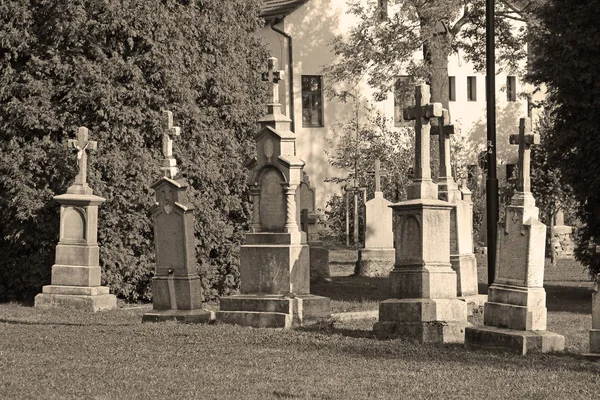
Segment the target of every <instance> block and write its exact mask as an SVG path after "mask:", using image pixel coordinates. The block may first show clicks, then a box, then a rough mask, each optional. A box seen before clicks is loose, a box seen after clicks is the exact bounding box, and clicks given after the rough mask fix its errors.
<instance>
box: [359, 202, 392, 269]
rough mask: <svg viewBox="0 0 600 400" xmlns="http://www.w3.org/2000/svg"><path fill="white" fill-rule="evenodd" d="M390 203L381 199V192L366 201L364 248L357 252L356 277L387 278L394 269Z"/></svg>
mask: <svg viewBox="0 0 600 400" xmlns="http://www.w3.org/2000/svg"><path fill="white" fill-rule="evenodd" d="M391 205H392V202H390V201H388V200H386V199H384V198H383V192H375V197H374V198H372V199H371V200H369V201H367V202H366V204H365V207H366V231H365V248H364V249H361V250H359V254H358V275H360V276H368V277H387V276H388V275H389V274H390V272H391V271H392V270H393V269H394V260H395V256H396V252H395V250H394V237H393V232H392V209H391V208H390V206H391Z"/></svg>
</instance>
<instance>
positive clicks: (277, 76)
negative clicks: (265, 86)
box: [262, 57, 285, 104]
mask: <svg viewBox="0 0 600 400" xmlns="http://www.w3.org/2000/svg"><path fill="white" fill-rule="evenodd" d="M267 65H268V69H267V71H266V72H263V73H262V80H263V81H265V82H268V83H269V85H270V86H271V99H270V100H269V102H270V104H279V81H281V80H283V78H284V76H285V72H284V71H281V70H277V68H278V67H279V62H278V61H277V58H275V57H269V59H268V61H267Z"/></svg>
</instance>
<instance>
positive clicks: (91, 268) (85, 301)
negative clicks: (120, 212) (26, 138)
mask: <svg viewBox="0 0 600 400" xmlns="http://www.w3.org/2000/svg"><path fill="white" fill-rule="evenodd" d="M71 191H72V190H71ZM88 191H89V192H91V190H88ZM54 200H56V201H57V202H58V203H60V236H59V242H58V244H57V246H56V258H55V264H54V265H53V266H52V278H51V284H50V285H46V286H44V287H43V288H42V293H40V294H38V295H37V296H35V307H56V308H76V309H81V310H87V311H100V310H112V309H115V308H116V307H117V298H116V297H115V295H112V294H109V289H108V287H105V286H100V265H99V248H98V243H97V230H98V205H100V204H102V203H103V202H104V201H106V199H104V198H102V197H99V196H95V195H92V194H75V193H67V194H63V195H60V196H55V197H54Z"/></svg>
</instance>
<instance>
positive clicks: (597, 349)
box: [584, 250, 600, 361]
mask: <svg viewBox="0 0 600 400" xmlns="http://www.w3.org/2000/svg"><path fill="white" fill-rule="evenodd" d="M596 251H598V250H596ZM599 291H600V274H599V275H596V282H595V283H594V294H593V295H592V329H590V352H589V353H586V354H584V355H585V356H586V357H587V358H589V359H591V360H596V361H600V294H598V292H599Z"/></svg>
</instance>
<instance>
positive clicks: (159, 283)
mask: <svg viewBox="0 0 600 400" xmlns="http://www.w3.org/2000/svg"><path fill="white" fill-rule="evenodd" d="M164 121H165V124H164V128H163V129H164V130H163V133H162V139H163V146H162V148H163V161H162V164H161V170H162V171H163V174H164V176H163V177H162V178H161V179H159V180H158V181H156V182H155V183H154V184H153V185H152V189H154V192H155V193H156V203H155V204H154V206H152V208H151V210H150V212H151V213H152V220H153V222H154V242H155V248H156V270H155V274H154V277H153V278H152V311H149V312H147V313H145V314H144V316H143V317H142V322H159V321H169V320H175V321H182V322H189V323H206V322H209V321H210V319H211V314H210V312H209V311H206V310H204V309H203V308H202V307H203V306H202V300H203V298H202V280H201V278H200V275H198V271H197V270H196V263H197V262H196V249H195V239H194V207H193V205H192V204H191V203H190V202H189V201H188V196H187V188H188V185H187V183H186V182H185V180H183V179H178V180H175V176H176V175H177V172H178V169H177V161H176V160H175V158H174V157H173V138H174V136H179V134H180V129H179V127H174V126H173V114H172V113H171V111H165V112H164Z"/></svg>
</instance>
